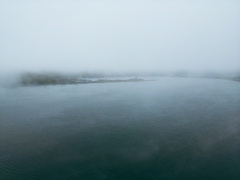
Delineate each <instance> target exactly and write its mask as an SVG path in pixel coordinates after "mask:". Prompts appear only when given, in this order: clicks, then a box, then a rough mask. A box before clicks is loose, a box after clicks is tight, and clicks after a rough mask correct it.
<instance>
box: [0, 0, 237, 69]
mask: <svg viewBox="0 0 240 180" xmlns="http://www.w3.org/2000/svg"><path fill="white" fill-rule="evenodd" d="M0 70H1V71H10V72H11V71H20V70H21V71H22V70H24V71H42V70H47V71H49V70H55V71H59V70H62V71H95V70H97V71H109V72H110V71H111V72H112V71H142V70H145V71H173V70H192V71H195V70H198V71H202V70H208V71H211V70H212V71H232V70H240V1H237V0H236V1H231V0H225V1H223V0H222V1H221V0H209V1H207V0H206V1H203V0H194V1H183V0H182V1H181V0H179V1H171V0H168V1H167V0H166V1H163V0H162V1H161V0H159V1H157V0H156V1H153V0H152V1H151V0H138V1H137V0H136V1H134V0H129V1H127V0H111V1H110V0H109V1H104V0H99V1H94V0H84V1H83V0H82V1H80V0H79V1H50V0H49V1H40V0H35V1H21V2H18V1H13V0H12V1H11V0H8V1H5V0H0Z"/></svg>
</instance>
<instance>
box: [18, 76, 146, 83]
mask: <svg viewBox="0 0 240 180" xmlns="http://www.w3.org/2000/svg"><path fill="white" fill-rule="evenodd" d="M102 77H103V75H101V74H85V73H84V74H75V75H66V74H65V75H64V74H57V73H24V74H21V77H20V84H21V85H23V86H31V85H56V84H86V83H114V82H139V81H144V80H143V79H139V78H132V79H115V80H112V79H103V78H102ZM91 78H97V79H95V80H93V79H91Z"/></svg>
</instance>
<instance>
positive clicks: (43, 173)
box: [0, 78, 240, 180]
mask: <svg viewBox="0 0 240 180" xmlns="http://www.w3.org/2000/svg"><path fill="white" fill-rule="evenodd" d="M0 179H3V180H13V179H24V180H28V179H29V180H30V179H36V180H37V179H44V180H48V179H49V180H54V179H57V180H60V179H69V180H70V179H81V180H114V179H116V180H135V179H136V180H139V179H144V180H147V179H148V180H159V179H161V180H187V179H189V180H238V179H240V83H239V82H234V81H229V80H217V79H215V80H214V79H197V78H195V79H194V78H156V81H145V82H123V83H103V84H79V85H53V86H35V87H34V86H33V87H16V88H0Z"/></svg>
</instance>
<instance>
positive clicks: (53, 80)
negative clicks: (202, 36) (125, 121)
mask: <svg viewBox="0 0 240 180" xmlns="http://www.w3.org/2000/svg"><path fill="white" fill-rule="evenodd" d="M139 77H141V78H139ZM143 77H144V78H143ZM155 77H158V78H160V77H182V78H204V79H225V80H231V81H236V82H240V74H239V73H235V74H234V73H232V74H216V73H215V74H214V73H213V74H206V73H203V74H191V73H155V74H144V73H135V74H134V73H132V74H103V73H75V74H74V73H72V74H71V73H69V74H66V73H54V72H40V73H37V72H36V73H35V72H34V73H21V74H18V75H16V76H15V78H14V77H11V76H5V79H4V78H2V81H1V82H2V84H0V86H3V87H11V86H12V87H15V86H46V85H67V84H93V83H121V82H142V81H150V80H149V79H152V78H153V79H154V78H155Z"/></svg>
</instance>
